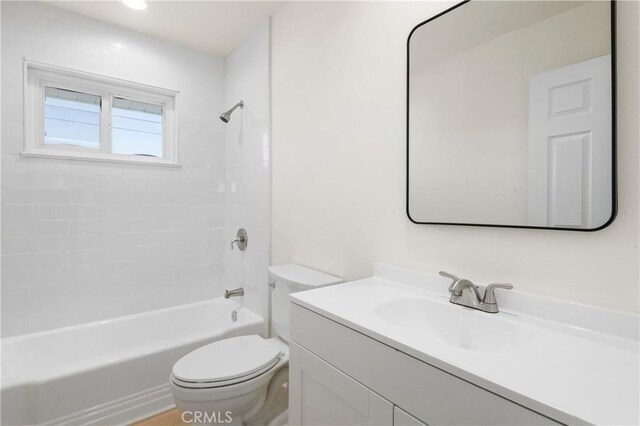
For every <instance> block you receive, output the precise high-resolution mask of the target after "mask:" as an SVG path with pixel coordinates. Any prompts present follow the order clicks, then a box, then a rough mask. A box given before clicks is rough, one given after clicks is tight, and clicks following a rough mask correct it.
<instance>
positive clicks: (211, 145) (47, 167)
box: [2, 2, 259, 337]
mask: <svg viewBox="0 0 640 426" xmlns="http://www.w3.org/2000/svg"><path fill="white" fill-rule="evenodd" d="M24 58H26V59H28V60H32V61H39V62H44V63H49V64H53V65H57V66H63V67H68V68H72V69H77V70H82V71H86V72H91V73H96V74H101V75H108V76H111V77H115V78H121V79H125V80H129V81H134V82H141V83H145V84H150V85H154V86H158V87H164V88H168V89H173V90H178V91H179V92H180V95H179V112H178V115H179V132H180V156H179V162H180V163H181V164H182V165H183V167H182V168H163V167H153V166H139V165H128V164H126V165H122V164H108V163H91V162H83V161H73V160H58V159H38V158H23V157H20V155H19V154H20V151H21V150H22V146H23V136H24V135H23V60H24ZM224 73H225V68H224V61H223V60H221V59H216V58H212V57H209V56H206V55H203V54H199V53H195V52H190V51H188V50H186V49H184V48H182V47H179V46H176V45H172V44H168V43H163V42H160V41H158V40H154V39H152V38H149V37H146V36H143V35H140V34H137V33H135V32H131V31H128V30H124V29H122V28H119V27H115V26H111V25H107V24H103V23H100V22H98V21H95V20H92V19H88V18H84V17H80V16H78V15H74V14H70V13H68V12H65V11H62V10H59V9H57V8H55V7H51V6H48V5H44V4H42V3H38V2H6V3H5V2H3V5H2V113H3V116H2V336H3V337H6V336H12V335H17V334H22V333H28V332H35V331H41V330H47V329H52V328H57V327H62V326H67V325H74V324H79V323H83V322H88V321H94V320H101V319H105V318H111V317H116V316H120V315H126V314H131V313H135V312H140V311H145V310H151V309H157V308H162V307H166V306H171V305H176V304H180V303H188V302H191V301H196V300H201V299H204V298H210V297H217V296H219V295H221V293H222V291H223V289H224V288H225V285H224V284H223V279H224V266H225V265H224V264H225V255H224V251H228V249H227V244H228V241H229V238H228V235H225V233H226V231H225V180H226V178H227V177H226V175H225V162H226V155H225V128H224V125H223V123H222V122H221V121H220V120H219V119H218V115H219V114H220V112H221V111H222V110H223V109H224V108H225V102H224V100H225V98H224V92H225V89H224ZM234 118H236V119H237V118H239V117H234ZM227 234H228V233H227ZM254 235H255V234H254ZM254 241H256V242H257V241H259V237H257V235H256V239H255V240H254Z"/></svg>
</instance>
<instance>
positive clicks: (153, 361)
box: [2, 298, 264, 425]
mask: <svg viewBox="0 0 640 426" xmlns="http://www.w3.org/2000/svg"><path fill="white" fill-rule="evenodd" d="M233 311H236V312H237V321H235V322H234V321H232V318H231V316H232V312H233ZM263 327H264V324H263V320H262V318H260V317H259V316H257V315H256V314H254V313H253V312H251V311H249V310H248V309H246V308H243V307H242V306H240V305H238V304H237V303H236V302H234V301H230V300H225V299H222V298H219V299H213V300H209V301H206V302H197V303H192V304H187V305H184V306H179V307H173V308H166V309H161V310H157V311H152V312H147V313H143V314H136V315H131V316H127V317H122V318H116V319H113V320H108V321H100V322H95V323H89V324H83V325H78V326H73V327H66V328H59V329H56V330H52V331H45V332H40V333H33V334H27V335H23V336H17V337H12V338H7V339H2V424H7V425H8V424H23V425H26V424H87V423H89V422H98V423H99V424H123V423H130V422H132V421H135V420H139V419H142V418H145V417H148V416H150V415H153V414H155V413H157V412H160V411H164V410H167V409H169V408H171V407H173V398H172V396H171V391H170V389H169V382H168V377H169V372H170V371H171V368H172V366H173V364H174V363H175V362H176V360H178V359H179V358H180V357H182V356H184V355H186V354H187V353H189V352H191V351H193V350H195V349H197V348H198V347H201V346H203V345H205V344H207V343H211V342H213V341H216V340H219V339H224V338H227V337H232V336H239V335H244V334H256V333H260V332H261V331H262V329H263Z"/></svg>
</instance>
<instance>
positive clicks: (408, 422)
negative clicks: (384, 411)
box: [393, 407, 427, 426]
mask: <svg viewBox="0 0 640 426" xmlns="http://www.w3.org/2000/svg"><path fill="white" fill-rule="evenodd" d="M393 426H427V425H426V424H425V423H422V422H421V421H420V420H418V419H416V418H415V417H413V416H412V415H411V414H409V413H407V412H406V411H404V410H403V409H401V408H399V407H393Z"/></svg>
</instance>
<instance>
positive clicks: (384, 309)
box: [375, 298, 533, 352]
mask: <svg viewBox="0 0 640 426" xmlns="http://www.w3.org/2000/svg"><path fill="white" fill-rule="evenodd" d="M375 313H376V314H377V315H378V316H379V317H381V318H383V319H384V320H385V321H388V322H390V323H392V324H393V325H395V326H397V327H400V328H402V329H404V330H406V331H409V332H412V333H417V334H421V335H424V336H425V337H431V338H434V339H437V340H440V341H441V342H445V343H447V344H449V345H452V346H457V347H459V348H462V349H467V350H474V351H485V352H497V351H505V350H509V349H513V348H515V347H519V346H522V345H525V344H526V343H527V342H529V341H530V340H531V339H532V338H533V333H532V332H531V331H529V330H527V329H525V328H523V327H519V326H517V325H514V324H513V323H511V322H508V321H505V320H504V319H501V318H500V317H498V316H497V315H499V314H488V313H485V312H480V311H476V310H472V309H469V308H464V307H462V306H458V305H453V304H445V303H439V302H434V301H431V300H428V299H419V298H402V299H396V300H392V301H389V302H385V303H383V304H381V305H379V306H377V307H376V308H375Z"/></svg>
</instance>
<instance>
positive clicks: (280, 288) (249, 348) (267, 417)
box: [169, 264, 342, 426]
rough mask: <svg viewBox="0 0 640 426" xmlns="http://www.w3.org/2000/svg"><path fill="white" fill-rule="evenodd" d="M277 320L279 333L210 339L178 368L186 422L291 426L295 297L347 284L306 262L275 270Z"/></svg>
mask: <svg viewBox="0 0 640 426" xmlns="http://www.w3.org/2000/svg"><path fill="white" fill-rule="evenodd" d="M269 276H270V279H269V286H270V287H271V289H272V290H271V301H272V303H271V306H272V309H271V323H272V327H273V331H274V333H275V334H276V337H273V338H270V339H265V338H263V337H260V336H257V335H251V336H238V337H232V338H228V339H223V340H219V341H217V342H213V343H210V344H208V345H205V346H203V347H201V348H198V349H196V350H195V351H193V352H191V353H189V354H187V355H185V356H184V357H183V358H181V359H180V360H178V362H176V363H175V365H174V366H173V369H172V372H171V376H170V380H169V381H170V387H171V391H172V393H173V398H174V401H175V404H176V407H178V408H179V409H180V410H181V411H182V412H183V418H184V420H185V421H189V422H191V423H198V424H231V425H235V424H238V425H245V424H247V425H267V424H269V425H272V426H276V425H277V424H286V416H284V415H283V413H284V412H286V410H287V406H288V378H289V374H288V370H289V368H288V366H289V298H288V295H289V294H291V293H295V292H298V291H303V290H307V289H311V288H317V287H323V286H327V285H331V284H337V283H340V282H342V280H341V279H340V278H337V277H334V276H331V275H328V274H325V273H322V272H319V271H315V270H313V269H309V268H306V267H303V266H300V265H295V264H287V265H279V266H272V267H270V268H269Z"/></svg>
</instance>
